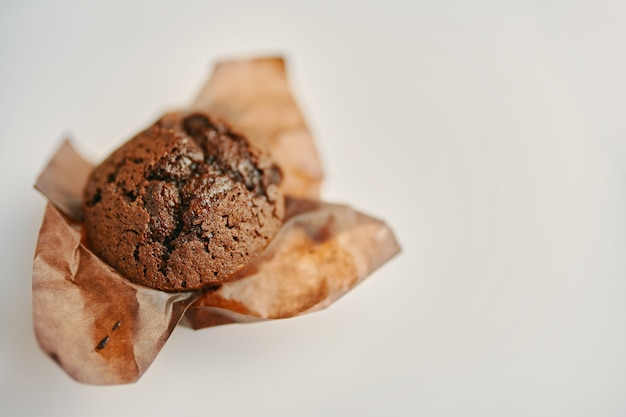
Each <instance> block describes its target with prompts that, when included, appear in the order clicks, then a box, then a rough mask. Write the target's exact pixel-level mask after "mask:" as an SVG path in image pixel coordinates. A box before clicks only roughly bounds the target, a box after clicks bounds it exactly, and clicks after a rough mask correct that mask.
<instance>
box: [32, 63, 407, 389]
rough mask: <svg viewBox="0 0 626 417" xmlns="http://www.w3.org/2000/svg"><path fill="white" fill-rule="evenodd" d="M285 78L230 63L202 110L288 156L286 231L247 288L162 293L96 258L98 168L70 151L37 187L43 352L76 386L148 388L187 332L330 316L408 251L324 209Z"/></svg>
mask: <svg viewBox="0 0 626 417" xmlns="http://www.w3.org/2000/svg"><path fill="white" fill-rule="evenodd" d="M272 74H273V75H272ZM285 75H286V74H285V70H284V64H283V61H282V60H281V59H279V58H269V59H257V60H252V61H236V62H231V63H222V64H219V65H218V66H217V69H216V73H215V74H214V75H213V77H212V78H211V80H210V81H209V83H208V84H207V86H206V87H205V89H204V90H203V91H202V93H201V94H200V95H199V96H198V99H197V100H196V103H195V104H194V106H196V109H198V108H200V107H202V108H203V110H205V111H208V109H212V111H218V110H219V111H221V113H220V115H219V117H223V118H224V119H225V120H226V121H227V122H229V123H231V124H234V126H238V125H237V124H236V123H241V124H242V126H245V129H246V130H245V131H246V134H247V135H249V136H251V137H254V138H256V139H254V140H255V141H257V143H260V144H261V145H262V146H265V147H266V148H268V149H270V150H272V151H276V152H277V155H273V156H274V157H275V160H276V162H278V163H279V165H281V166H287V167H291V168H290V170H288V171H287V178H291V180H290V182H289V186H288V187H287V188H286V191H287V194H288V198H287V217H288V218H287V220H286V222H285V224H284V225H283V227H282V228H281V230H280V231H279V233H278V235H277V236H276V237H275V238H274V239H273V240H272V242H271V243H270V244H269V245H268V247H267V248H266V250H265V251H264V252H263V253H262V254H261V256H260V257H259V258H257V259H256V260H255V261H254V262H252V263H251V264H250V265H248V266H247V267H246V268H244V269H243V270H242V271H240V272H238V273H237V280H236V281H232V282H229V283H227V284H223V285H222V286H220V287H217V288H211V289H210V290H205V291H195V292H194V291H189V292H180V293H168V292H164V291H159V290H154V289H150V288H146V287H142V286H139V285H135V284H132V283H130V282H129V281H127V280H126V279H125V278H124V277H123V276H121V275H120V274H119V273H117V272H116V271H115V270H114V269H112V268H111V267H110V266H109V265H107V264H106V263H105V262H104V261H102V260H101V259H99V258H98V257H97V256H95V255H94V254H93V253H92V252H91V251H90V250H89V248H88V245H87V244H86V239H85V236H84V232H83V229H82V224H81V219H82V215H81V213H80V205H81V204H80V203H81V199H82V190H83V188H84V185H85V184H86V182H87V178H88V175H89V173H90V172H91V170H92V169H93V166H92V165H91V164H90V163H89V162H88V161H86V160H85V159H83V158H82V157H81V156H80V155H79V154H78V153H77V152H76V151H75V150H74V148H73V147H72V146H71V144H70V143H69V142H68V141H65V142H63V143H62V145H61V146H60V148H59V149H58V151H57V152H56V153H55V154H54V156H53V157H52V159H51V161H50V162H49V163H48V165H47V166H46V168H45V169H44V170H43V172H42V173H41V175H40V176H39V178H38V179H37V183H36V185H35V187H36V188H37V189H38V190H39V191H41V192H42V193H43V194H44V195H45V196H46V197H47V198H48V201H49V204H48V206H47V207H46V211H45V215H44V220H43V224H42V226H41V230H40V234H39V239H38V242H37V248H36V252H35V259H34V264H33V320H34V327H35V333H36V336H37V340H38V342H39V344H40V346H41V347H42V349H43V350H44V351H45V352H46V353H48V354H49V355H50V356H51V357H52V358H53V359H54V360H55V361H56V362H58V363H59V365H61V367H62V368H63V369H65V370H66V371H67V373H68V374H69V375H70V376H72V377H73V378H74V379H76V380H77V381H80V382H84V383H89V384H122V383H130V382H134V381H136V380H137V379H138V378H139V377H140V376H141V375H142V374H143V373H144V372H145V371H146V369H147V368H148V367H149V366H150V364H151V363H152V361H153V360H154V358H155V357H156V355H157V354H158V352H159V351H160V349H161V348H162V346H163V344H164V343H165V342H166V341H167V338H168V337H169V335H170V334H171V332H172V330H173V328H174V327H175V326H176V324H178V323H179V322H180V323H182V324H184V325H186V326H189V327H192V328H195V329H200V328H204V327H210V326H215V325H218V324H227V323H234V322H254V321H260V320H268V319H281V318H288V317H293V316H297V315H301V314H305V313H309V312H313V311H317V310H320V309H322V308H325V307H327V306H328V305H330V304H331V303H333V302H334V301H335V300H337V299H338V298H339V297H341V296H342V295H344V294H345V293H347V292H348V291H349V290H350V289H352V288H353V287H354V286H355V285H357V284H358V283H359V282H361V281H362V280H363V279H364V278H365V277H366V276H368V275H369V274H370V273H371V272H372V271H374V270H375V269H376V268H378V267H379V266H380V265H382V264H383V263H384V262H386V261H387V260H389V259H390V258H391V257H393V256H394V255H395V254H397V253H398V252H399V250H400V248H399V245H398V243H397V241H396V239H395V237H394V235H393V233H392V231H391V230H390V229H389V227H388V226H386V225H385V223H384V222H382V221H380V220H377V219H374V218H372V217H369V216H367V215H365V214H362V213H360V212H358V211H356V210H354V209H352V208H350V207H347V206H342V205H336V204H329V203H324V202H321V201H319V200H318V199H317V197H318V192H319V182H320V180H321V170H319V167H320V165H319V160H318V158H317V156H316V153H315V152H314V147H313V142H312V139H311V137H310V135H309V134H308V130H307V129H306V127H305V125H304V122H303V121H302V118H301V116H300V113H299V111H298V110H297V108H296V107H293V108H292V105H293V106H295V101H294V100H293V98H292V97H291V95H290V93H289V89H288V86H287V84H286V77H285ZM242 80H248V81H245V82H244V81H242ZM241 83H243V85H246V86H247V89H246V91H245V92H244V91H240V86H241V85H242V84H241ZM266 83H269V85H266ZM248 89H250V90H252V91H251V92H250V91H248ZM257 90H258V91H257ZM268 102H270V103H272V102H273V104H268ZM198 103H204V104H202V105H199V104H198ZM197 106H200V107H197ZM257 107H259V108H261V109H262V110H257ZM238 108H239V109H240V110H239V111H238ZM294 108H295V113H294V112H293V111H292V110H293V109H294ZM220 109H221V110H220ZM290 109H291V110H290ZM283 112H287V113H288V114H287V115H285V114H283ZM290 112H291V113H290ZM289 114H291V115H289ZM259 115H262V116H263V117H261V116H259ZM296 116H297V117H296ZM261 119H262V123H261V124H259V123H260V122H261ZM278 136H280V138H277V137H278ZM287 142H289V145H285V143H287ZM264 143H265V145H263V144H264ZM311 149H312V150H313V151H312V152H311ZM287 150H289V151H287ZM293 152H296V153H293ZM300 162H302V166H300V165H299V164H300ZM296 167H299V168H297V169H296ZM298 187H303V188H302V190H301V191H298V189H299V188H298ZM290 190H293V191H290ZM303 196H305V197H306V198H302V197H303Z"/></svg>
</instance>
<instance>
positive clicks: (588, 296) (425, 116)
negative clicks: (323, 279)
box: [0, 1, 626, 417]
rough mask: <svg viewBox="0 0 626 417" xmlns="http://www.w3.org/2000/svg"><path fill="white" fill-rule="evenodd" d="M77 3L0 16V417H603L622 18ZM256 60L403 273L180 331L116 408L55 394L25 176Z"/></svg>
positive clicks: (483, 9)
mask: <svg viewBox="0 0 626 417" xmlns="http://www.w3.org/2000/svg"><path fill="white" fill-rule="evenodd" d="M88 3H89V2H70V1H57V2H39V1H19V2H18V1H8V2H7V1H4V2H3V3H2V5H0V62H1V65H0V114H1V115H2V116H1V117H2V123H0V138H1V139H0V146H1V148H0V169H1V170H2V175H1V181H2V195H3V201H2V204H1V205H0V219H1V229H0V238H1V239H2V241H1V245H2V253H3V257H2V259H3V262H2V278H1V280H2V281H1V282H2V288H1V290H0V326H1V327H0V335H1V336H0V414H1V415H6V416H9V415H11V416H12V415H46V416H54V415H63V416H68V417H69V416H86V415H89V416H115V415H149V416H159V415H174V414H178V415H182V412H178V410H182V411H184V412H187V413H194V414H200V415H215V416H321V415H354V416H365V415H371V416H375V415H394V416H400V415H416V416H417V415H419V416H481V417H484V416H531V415H532V416H570V417H571V416H591V415H593V416H623V415H626V396H625V395H624V393H626V360H625V359H624V353H625V352H626V307H625V303H624V302H625V301H626V299H625V298H626V279H625V278H626V257H625V256H624V254H625V253H626V221H625V218H626V216H625V214H626V192H625V189H626V188H625V185H626V184H625V178H626V177H625V175H626V169H625V168H624V166H625V164H624V162H625V161H626V141H625V139H624V138H625V134H626V124H625V123H624V122H623V118H624V114H625V113H626V105H625V103H626V102H625V98H624V97H626V76H625V75H624V74H626V55H625V54H624V39H626V26H625V25H624V24H623V22H624V16H625V14H626V6H625V4H626V3H624V2H619V1H615V2H597V1H594V2H592V1H589V2H574V1H571V2H558V1H535V2H532V1H526V2H516V1H509V2H501V1H494V2H485V1H473V2H426V1H424V2H422V3H424V4H422V5H413V6H408V5H406V4H405V3H404V2H402V3H400V2H397V3H396V2H393V1H385V2H382V4H381V5H373V4H367V5H364V4H362V2H356V1H355V2H337V1H333V2H323V3H328V4H323V5H322V4H317V3H322V2H311V4H310V5H308V6H303V5H302V4H299V3H297V2H279V1H270V2H267V1H266V2H253V1H238V2H228V1H221V2H214V3H215V4H211V2H185V1H181V2H178V3H179V4H178V5H174V2H172V3H171V4H161V3H162V2H148V1H146V2H136V3H135V5H133V6H128V5H125V2H112V1H109V2H102V3H101V4H98V5H90V6H88V5H87V4H88ZM267 52H282V53H286V54H287V55H288V56H289V58H290V69H291V71H292V83H293V86H294V88H295V90H296V92H297V94H298V97H299V100H300V103H301V105H302V107H303V109H304V111H305V113H306V116H307V118H308V120H309V122H310V124H311V126H312V128H313V130H314V132H315V134H316V137H317V139H318V143H319V147H320V150H321V154H322V156H323V159H324V162H325V167H326V170H327V173H328V175H327V182H326V184H325V188H324V195H325V197H326V199H328V200H331V201H342V202H347V203H350V204H351V205H353V206H355V207H359V208H361V209H363V210H365V211H367V212H369V213H372V214H375V215H377V216H379V217H383V218H385V219H387V220H388V221H389V223H390V224H391V225H392V226H393V227H394V229H395V230H396V232H397V234H398V237H399V239H400V241H401V243H402V245H403V249H404V252H403V253H402V255H401V256H400V257H399V258H396V259H395V260H394V261H393V262H391V263H390V264H388V265H386V266H385V267H384V268H383V269H381V270H379V271H378V272H377V273H375V274H374V275H373V276H372V277H371V278H370V279H369V280H367V281H366V282H365V283H364V284H362V285H361V286H360V287H359V288H357V289H356V290H355V291H354V292H352V293H351V294H349V295H348V296H347V297H346V298H344V299H342V300H340V301H339V302H338V303H337V304H335V305H334V306H332V307H331V308H330V309H328V310H326V311H324V312H321V313H318V314H314V315H310V316H307V317H303V318H298V319H293V320H285V321H278V322H273V323H264V324H254V325H238V326H225V327H221V328H215V329H209V330H205V331H200V332H193V331H191V330H187V329H182V328H181V329H177V330H176V331H175V332H174V334H173V335H172V337H171V339H170V341H169V342H168V343H167V345H166V347H165V348H164V350H163V351H162V353H161V354H160V356H159V357H158V358H157V360H156V362H155V363H154V364H153V366H152V367H151V368H150V369H149V371H148V372H147V373H146V375H145V376H144V377H143V378H142V379H141V380H140V382H139V383H137V384H135V385H131V386H121V387H90V386H83V385H79V384H77V383H75V382H73V381H72V380H70V379H69V377H67V376H66V375H65V373H64V372H63V371H61V369H60V368H58V367H57V366H56V364H54V363H53V362H52V361H51V360H50V359H49V358H47V357H46V356H45V355H44V354H43V353H41V351H40V350H39V349H38V347H37V345H36V342H35V340H34V337H33V333H32V320H31V316H30V268H31V262H32V253H33V250H34V246H35V239H36V235H37V229H38V227H39V224H40V221H41V216H42V213H43V208H44V200H43V198H42V197H40V196H39V195H38V194H37V193H35V191H33V190H32V189H31V186H32V184H33V183H34V180H35V177H36V175H37V173H38V171H39V169H40V168H41V167H42V166H43V164H44V163H45V161H46V160H47V158H48V157H49V155H50V153H51V152H52V151H53V150H54V149H55V147H56V146H57V144H58V142H59V139H60V138H61V137H62V135H64V134H66V133H70V134H71V135H72V136H73V137H75V138H76V144H77V146H78V147H79V149H81V150H82V151H83V152H85V153H87V154H88V155H90V156H91V157H92V158H93V159H94V160H95V159H100V158H102V157H104V156H105V155H106V154H107V153H108V152H110V151H111V150H112V149H113V148H115V147H116V146H117V145H119V144H120V143H121V142H122V140H124V139H125V138H128V137H129V136H130V135H132V134H133V133H134V132H136V131H137V130H138V129H140V128H142V127H144V126H145V125H146V124H148V123H149V122H150V121H152V120H153V119H154V118H156V117H157V116H158V115H159V113H160V112H161V111H163V110H166V109H169V108H172V107H175V106H180V105H184V104H185V103H186V102H188V101H189V100H190V99H191V98H192V97H193V95H194V94H195V92H196V90H197V89H198V88H199V87H200V85H201V84H202V83H203V82H204V79H205V77H206V76H207V75H208V71H209V68H210V65H211V64H212V63H213V62H214V61H215V60H216V59H218V58H221V57H230V56H242V55H249V54H261V53H267ZM139 412H140V413H142V414H138V413H139Z"/></svg>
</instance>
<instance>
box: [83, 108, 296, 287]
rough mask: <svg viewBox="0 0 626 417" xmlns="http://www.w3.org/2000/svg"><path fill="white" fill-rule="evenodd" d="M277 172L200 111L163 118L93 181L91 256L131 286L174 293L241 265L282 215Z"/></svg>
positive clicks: (88, 216) (87, 207)
mask: <svg viewBox="0 0 626 417" xmlns="http://www.w3.org/2000/svg"><path fill="white" fill-rule="evenodd" d="M280 182H281V172H280V169H279V168H278V167H277V166H276V165H275V164H274V163H273V162H272V161H271V160H270V159H269V157H268V156H267V155H265V154H263V153H262V152H260V151H259V150H257V149H255V148H253V147H252V146H251V145H250V143H249V142H248V141H247V140H246V138H244V137H243V136H241V135H238V134H237V133H234V132H233V131H231V130H230V129H229V128H228V126H226V125H224V124H222V123H219V122H216V121H213V120H211V119H210V118H209V117H208V116H206V115H204V114H200V113H192V114H183V113H170V114H167V115H165V116H163V117H162V118H161V119H160V120H158V121H157V122H156V123H155V124H154V125H152V126H151V127H149V128H148V129H147V130H145V131H144V132H142V133H139V134H138V135H137V136H135V137H134V138H132V139H131V140H130V141H128V142H127V143H126V144H124V145H123V146H122V147H121V148H119V149H118V150H116V151H115V152H114V153H113V154H111V156H109V157H108V158H107V159H106V160H105V161H104V162H103V163H102V164H101V165H99V166H98V167H97V168H96V169H95V170H94V172H93V173H92V175H91V178H90V180H89V183H88V184H87V187H86V189H85V196H84V197H85V198H84V203H83V213H84V217H85V230H86V233H87V238H88V241H89V244H90V246H91V249H92V250H93V251H94V252H95V253H96V254H97V255H98V256H99V257H100V258H102V259H103V260H105V261H106V262H108V263H109V264H110V265H111V266H113V267H114V268H115V269H117V270H118V271H119V272H120V273H122V274H123V275H124V276H125V277H127V278H128V279H130V280H131V281H133V282H135V283H138V284H142V285H146V286H149V287H152V288H156V289H160V290H167V291H179V290H190V289H198V288H201V287H204V286H207V285H218V284H220V283H222V282H225V281H228V280H229V278H230V277H231V275H233V274H234V273H235V272H237V271H238V270H240V269H241V268H243V267H244V266H246V265H247V264H248V263H249V262H250V261H251V260H252V259H254V258H255V257H256V256H257V255H258V254H259V253H260V252H261V251H262V250H263V248H264V247H265V246H266V245H267V243H268V242H269V241H270V239H271V238H272V237H273V236H274V235H275V234H276V232H277V231H278V229H279V228H280V226H281V224H282V220H283V217H284V199H283V196H282V194H281V191H280Z"/></svg>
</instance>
